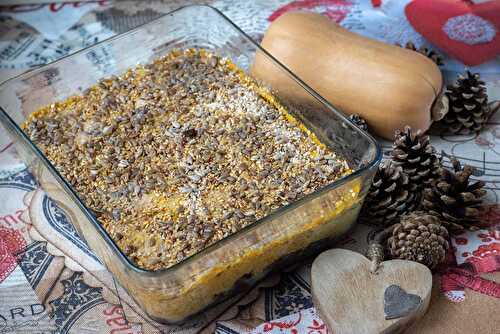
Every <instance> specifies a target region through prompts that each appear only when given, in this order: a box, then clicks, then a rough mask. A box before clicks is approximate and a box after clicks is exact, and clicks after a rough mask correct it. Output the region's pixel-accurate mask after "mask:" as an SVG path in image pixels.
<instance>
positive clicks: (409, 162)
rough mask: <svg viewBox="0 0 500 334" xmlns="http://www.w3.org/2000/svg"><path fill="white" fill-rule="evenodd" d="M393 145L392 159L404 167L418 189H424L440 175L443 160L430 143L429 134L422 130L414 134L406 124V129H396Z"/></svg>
mask: <svg viewBox="0 0 500 334" xmlns="http://www.w3.org/2000/svg"><path fill="white" fill-rule="evenodd" d="M392 147H393V150H392V152H391V154H392V160H393V161H394V163H395V164H396V165H398V166H401V167H402V168H403V171H404V172H405V173H406V174H408V176H409V178H410V182H411V183H414V184H416V185H417V186H418V189H423V188H424V186H425V185H426V184H431V183H432V182H433V181H434V180H435V179H436V178H438V177H439V174H440V169H441V161H440V160H439V159H438V157H437V156H436V154H435V150H434V147H432V145H431V144H430V139H429V136H425V135H423V134H422V132H421V131H420V130H418V131H417V133H415V134H414V133H412V131H411V128H410V127H409V126H406V127H405V129H404V131H400V130H398V131H396V138H395V140H394V144H393V146H392Z"/></svg>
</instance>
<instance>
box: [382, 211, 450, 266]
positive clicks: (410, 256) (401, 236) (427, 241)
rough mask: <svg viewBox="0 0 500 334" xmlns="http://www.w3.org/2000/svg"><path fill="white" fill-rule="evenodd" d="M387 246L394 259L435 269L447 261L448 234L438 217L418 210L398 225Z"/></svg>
mask: <svg viewBox="0 0 500 334" xmlns="http://www.w3.org/2000/svg"><path fill="white" fill-rule="evenodd" d="M387 247H388V250H389V253H390V255H391V257H392V258H396V259H403V260H410V261H416V262H419V263H422V264H424V265H426V266H427V267H429V268H430V269H432V268H434V267H435V266H436V265H438V264H439V263H441V262H443V261H444V260H445V258H446V251H447V250H448V248H449V244H448V231H447V230H446V228H445V227H444V226H442V225H441V224H440V221H439V218H438V217H436V216H434V215H430V214H427V213H425V212H422V211H415V212H413V213H410V214H408V215H405V216H403V217H401V222H399V223H397V224H395V225H394V229H393V230H392V235H391V236H390V237H389V239H388V240H387Z"/></svg>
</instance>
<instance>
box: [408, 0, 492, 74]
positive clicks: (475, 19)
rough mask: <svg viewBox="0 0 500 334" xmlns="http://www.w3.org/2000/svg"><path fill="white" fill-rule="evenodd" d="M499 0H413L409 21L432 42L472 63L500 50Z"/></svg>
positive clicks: (410, 5)
mask: <svg viewBox="0 0 500 334" xmlns="http://www.w3.org/2000/svg"><path fill="white" fill-rule="evenodd" d="M499 13H500V1H488V2H484V3H477V4H473V3H471V1H463V0H439V1H435V0H413V1H412V2H410V3H409V4H408V5H407V6H406V7H405V14H406V17H407V18H408V21H409V22H410V23H411V24H412V26H413V27H414V28H415V30H417V31H418V32H419V33H420V34H422V35H423V36H424V37H425V38H426V39H427V40H428V41H429V42H431V43H433V44H435V45H437V46H438V47H439V48H441V49H442V50H444V51H445V52H446V53H448V54H449V55H450V56H453V57H455V58H457V59H459V60H461V61H462V62H463V63H464V64H466V65H469V66H475V65H479V64H481V63H483V62H486V61H488V60H490V59H493V58H494V57H495V56H497V55H499V54H500V14H499Z"/></svg>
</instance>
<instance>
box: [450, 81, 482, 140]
mask: <svg viewBox="0 0 500 334" xmlns="http://www.w3.org/2000/svg"><path fill="white" fill-rule="evenodd" d="M446 95H447V96H448V99H449V103H450V108H449V112H448V113H447V114H446V116H445V117H444V119H443V120H442V121H441V124H443V125H444V127H445V128H446V129H447V130H448V131H449V132H451V133H456V134H468V133H471V132H477V131H479V130H481V128H482V127H483V126H484V125H485V124H486V122H487V121H488V118H489V117H490V114H491V110H490V108H489V106H488V95H487V94H486V87H485V86H484V81H481V80H479V74H478V73H474V74H472V73H471V72H469V71H467V72H466V75H465V76H463V75H459V76H458V80H457V82H456V83H454V84H453V85H450V86H448V91H447V92H446Z"/></svg>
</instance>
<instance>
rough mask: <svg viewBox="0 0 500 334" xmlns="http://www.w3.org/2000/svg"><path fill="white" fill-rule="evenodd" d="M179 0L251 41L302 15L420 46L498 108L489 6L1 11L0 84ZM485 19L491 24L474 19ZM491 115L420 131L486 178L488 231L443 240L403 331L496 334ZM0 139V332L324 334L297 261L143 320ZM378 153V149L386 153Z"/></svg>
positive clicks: (498, 144) (495, 132) (497, 262)
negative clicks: (201, 307) (178, 313)
mask: <svg viewBox="0 0 500 334" xmlns="http://www.w3.org/2000/svg"><path fill="white" fill-rule="evenodd" d="M191 3H206V4H210V5H212V6H214V7H216V8H218V9H220V10H221V11H222V12H223V13H224V14H225V15H227V16H228V17H229V18H230V19H231V20H233V21H234V22H235V23H236V24H237V25H239V26H240V27H241V28H242V29H243V30H244V31H245V32H247V33H248V34H249V35H250V36H251V37H253V38H254V39H256V40H260V39H261V38H262V34H263V32H264V31H265V29H266V27H267V26H268V25H269V23H270V22H272V21H273V20H274V19H276V18H277V17H279V15H281V14H283V13H285V12H287V11H290V10H307V11H314V12H319V13H322V14H324V15H326V16H328V17H329V18H330V19H332V20H334V21H336V22H338V23H340V24H341V25H342V26H344V27H346V28H348V29H350V30H353V31H356V32H358V33H361V34H363V35H366V36H369V37H372V38H375V39H378V40H382V41H386V42H388V43H399V44H405V43H406V42H407V41H410V40H411V41H413V42H414V43H415V44H416V45H417V46H420V45H426V46H431V47H433V48H435V49H437V50H438V51H440V52H441V53H442V54H444V55H445V65H444V66H443V68H442V70H443V73H444V74H445V79H446V80H447V82H452V81H453V80H454V79H455V78H456V75H457V74H458V73H461V72H463V71H464V70H465V68H469V69H470V70H471V71H475V72H480V73H481V75H482V78H483V79H484V80H485V81H486V82H487V88H488V93H489V96H490V101H494V100H500V59H499V57H498V54H499V50H500V23H499V22H500V1H462V0H439V1H438V0H434V1H430V0H427V1H426V0H412V1H411V0H401V1H400V0H372V1H369V0H296V1H290V0H267V1H265V0H261V1H245V0H240V1H230V0H213V1H181V0H177V1H121V2H113V1H88V2H78V3H48V4H43V5H40V4H37V5H18V6H1V5H0V81H3V80H5V79H7V78H9V77H11V76H14V75H16V74H18V73H22V72H24V71H26V70H29V69H30V68H33V67H36V66H39V65H43V64H45V63H48V62H51V61H53V60H56V59H58V58H60V57H62V56H64V55H67V54H70V53H72V52H74V51H76V50H78V49H81V48H84V47H86V46H89V45H92V44H94V43H96V42H98V41H101V40H103V39H105V38H108V37H110V36H113V35H115V34H117V33H121V32H124V31H127V30H128V29H130V28H132V27H135V26H137V25H139V24H142V23H145V22H148V21H150V20H152V19H154V18H156V17H158V16H160V15H161V14H164V13H167V12H169V11H170V10H173V9H175V8H178V7H179V6H182V5H186V4H191ZM486 12H488V13H496V14H495V15H491V14H488V15H484V13H486ZM485 17H486V18H485ZM417 31H418V32H417ZM497 34H498V36H497ZM447 38H448V39H447ZM449 39H452V40H453V41H455V42H456V43H455V42H453V43H449ZM431 42H432V43H433V44H430V43H431ZM449 55H453V58H452V57H450V56H449ZM464 64H468V65H464ZM478 64H479V65H478ZM499 114H500V113H497V114H496V115H495V116H494V117H493V118H492V119H490V121H489V123H488V125H487V126H486V128H485V129H484V130H483V131H482V132H481V133H480V134H477V135H476V134H474V135H469V136H445V135H443V134H440V133H433V135H432V143H433V144H434V146H435V147H436V148H437V150H438V151H439V152H443V154H445V155H453V156H456V157H458V158H459V159H460V160H462V162H464V163H467V164H470V165H473V166H475V167H477V173H476V175H475V178H477V179H481V180H484V181H486V182H487V189H488V198H487V201H486V204H485V205H484V208H483V210H482V217H483V220H484V221H485V222H488V223H490V225H491V227H489V228H487V229H484V230H480V231H477V232H473V233H472V232H466V233H464V234H462V235H460V236H457V237H455V238H454V239H453V240H452V242H453V246H454V248H453V251H452V252H450V256H449V262H448V264H447V265H446V266H443V268H441V269H440V270H439V272H438V273H437V274H436V275H435V276H434V279H435V282H434V291H433V296H432V302H431V309H430V311H429V312H428V314H427V315H426V316H425V317H424V319H423V320H422V321H420V322H419V323H418V324H417V325H416V326H415V327H414V328H413V329H411V330H410V331H409V332H414V333H431V332H432V333H445V332H446V333H458V332H464V333H470V332H474V333H492V334H493V333H498V328H500V314H499V313H498V312H497V311H496V310H498V308H499V307H500V284H498V283H497V282H500V273H499V270H500V207H499V205H498V202H499V195H500V189H499V186H500V122H499V121H500V115H499ZM0 131H1V132H0V333H50V332H54V333H160V332H163V333H194V332H200V331H203V332H207V333H211V332H214V331H215V332H217V333H244V332H251V333H327V329H326V327H325V325H324V323H323V322H322V321H321V319H320V318H319V317H318V316H317V314H316V312H315V309H314V307H313V304H312V300H311V294H310V265H308V264H306V265H304V266H302V267H301V268H299V269H298V270H295V271H292V272H288V273H282V275H280V276H272V277H269V278H267V279H266V280H265V281H264V282H262V283H261V284H260V285H259V286H258V287H256V288H255V289H254V290H252V291H251V292H250V293H248V294H245V295H240V296H237V297H235V298H233V299H231V300H229V301H227V302H225V303H223V304H221V305H219V306H217V307H215V308H213V309H211V310H209V311H208V312H205V313H204V314H202V315H201V316H199V317H197V318H196V319H193V320H192V321H190V322H189V323H186V324H184V325H182V326H166V325H162V324H158V323H156V322H154V321H152V320H151V319H149V318H148V317H147V316H146V315H145V314H144V313H143V312H142V311H141V310H140V308H139V307H138V306H137V305H136V304H135V302H134V301H133V299H132V298H131V297H130V296H129V295H128V294H127V293H126V292H125V291H124V290H123V289H122V288H121V287H120V286H119V284H118V283H117V282H116V281H115V280H114V278H113V277H112V275H110V273H109V272H107V271H106V269H105V268H104V267H103V265H102V263H101V261H100V260H99V259H98V258H97V257H96V256H95V255H94V254H93V253H92V251H90V250H89V248H88V247H87V245H86V243H85V241H84V240H82V239H81V238H80V237H79V236H78V234H77V233H76V231H75V229H74V228H73V227H72V225H71V222H70V220H69V218H68V217H67V216H66V215H65V213H64V211H63V210H61V209H60V208H58V207H57V205H56V204H55V203H54V202H53V201H52V200H51V199H50V198H48V197H47V196H46V195H45V193H44V192H43V191H42V190H41V189H40V188H39V186H38V184H37V181H36V180H35V179H34V178H33V177H32V175H31V174H30V173H29V171H28V170H27V169H26V167H25V166H24V165H23V163H22V162H21V161H20V160H19V157H18V156H17V154H16V152H15V150H14V149H13V147H12V145H11V143H10V140H9V139H8V138H7V136H6V134H5V131H4V129H2V128H0ZM382 144H383V146H384V149H385V151H388V149H389V147H390V146H389V145H390V143H387V142H382ZM369 233H370V228H369V227H367V226H364V225H359V226H358V227H357V229H356V230H355V231H354V232H353V233H352V234H351V235H349V236H348V237H346V238H345V240H344V241H343V242H342V243H341V244H340V245H339V247H347V248H351V249H355V250H358V251H363V249H364V248H365V245H366V239H367V235H368V234H369Z"/></svg>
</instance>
